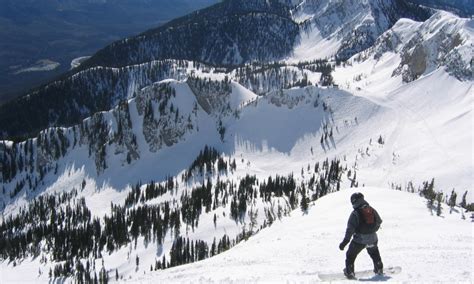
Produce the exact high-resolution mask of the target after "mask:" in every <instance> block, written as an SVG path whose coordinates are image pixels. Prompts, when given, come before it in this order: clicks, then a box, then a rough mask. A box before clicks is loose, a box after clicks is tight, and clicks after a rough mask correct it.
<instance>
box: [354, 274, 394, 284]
mask: <svg viewBox="0 0 474 284" xmlns="http://www.w3.org/2000/svg"><path fill="white" fill-rule="evenodd" d="M390 279H392V277H390V276H388V275H374V276H372V277H365V278H358V279H357V280H359V281H363V282H379V281H388V280H390Z"/></svg>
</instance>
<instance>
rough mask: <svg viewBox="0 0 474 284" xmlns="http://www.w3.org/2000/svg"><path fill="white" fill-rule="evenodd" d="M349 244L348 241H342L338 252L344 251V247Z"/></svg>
mask: <svg viewBox="0 0 474 284" xmlns="http://www.w3.org/2000/svg"><path fill="white" fill-rule="evenodd" d="M348 243H349V241H348V240H343V241H342V242H341V243H340V244H339V249H340V250H344V248H345V247H346V245H347V244H348Z"/></svg>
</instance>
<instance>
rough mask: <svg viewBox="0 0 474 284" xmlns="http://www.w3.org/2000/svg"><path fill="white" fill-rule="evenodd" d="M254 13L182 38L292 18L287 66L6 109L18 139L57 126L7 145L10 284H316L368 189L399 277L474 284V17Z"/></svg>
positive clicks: (76, 90) (389, 9)
mask: <svg viewBox="0 0 474 284" xmlns="http://www.w3.org/2000/svg"><path fill="white" fill-rule="evenodd" d="M239 3H240V2H234V1H225V2H224V3H223V4H220V5H218V6H215V7H213V8H210V9H208V10H204V11H201V12H199V13H195V14H192V15H191V16H188V17H186V18H183V19H179V20H177V21H176V22H175V23H184V24H183V26H186V27H189V26H190V25H191V26H192V25H193V21H195V20H196V19H199V20H200V21H201V22H202V23H211V22H213V21H219V20H218V19H215V18H213V15H214V14H213V13H214V12H213V11H214V10H213V9H221V10H220V11H223V12H225V11H227V12H226V13H230V12H228V11H240V12H241V13H243V14H244V15H246V17H251V18H253V17H256V18H259V19H263V18H265V17H279V18H281V19H282V21H284V22H285V23H292V24H291V25H293V24H295V25H296V26H297V27H298V28H297V30H296V31H297V33H295V34H294V36H295V41H294V43H292V44H293V45H291V52H289V53H287V54H285V55H284V56H283V57H282V58H281V59H282V60H281V61H276V62H268V60H270V59H269V58H267V59H261V58H254V59H261V60H259V61H256V62H252V63H248V64H243V65H239V66H230V65H228V64H224V65H221V64H205V63H201V62H197V61H192V60H191V61H187V60H183V58H180V57H178V58H168V59H160V60H152V61H149V62H144V63H141V64H135V65H130V66H122V67H105V66H102V67H92V68H88V69H87V68H86V69H84V70H81V71H78V72H76V73H75V74H73V75H70V76H69V75H66V76H65V77H64V78H63V79H61V80H58V81H56V82H52V83H51V84H49V85H47V86H45V87H44V88H42V89H39V90H37V91H36V92H34V93H31V94H29V95H28V96H26V97H24V98H23V99H22V100H19V101H17V102H16V103H15V104H12V105H10V107H11V109H8V110H7V109H5V108H4V109H2V110H1V111H0V116H1V117H2V119H3V118H6V119H8V123H6V122H3V123H2V124H1V126H2V128H1V130H2V131H3V132H4V134H6V135H10V136H11V135H13V134H25V133H32V132H34V131H35V130H38V129H41V131H39V133H36V134H35V135H33V137H32V138H29V139H20V140H22V141H17V140H18V139H16V140H14V141H13V139H12V140H5V141H1V142H0V156H1V157H2V159H1V160H0V169H1V173H2V175H1V176H0V180H1V182H2V185H1V187H2V188H1V189H2V191H1V192H0V209H1V210H2V219H1V222H0V234H1V235H2V238H0V260H1V261H0V269H1V271H2V277H3V278H2V280H4V281H5V282H15V281H39V282H47V281H50V280H55V281H66V282H72V281H84V282H89V281H93V280H94V277H95V278H97V279H98V280H100V281H106V280H107V281H113V280H123V281H126V280H129V281H143V282H154V281H165V280H173V281H177V282H179V281H184V282H189V281H195V280H202V281H209V282H212V281H229V282H231V281H256V282H259V281H265V280H268V281H271V280H274V281H286V280H296V281H313V280H314V281H317V280H318V279H319V278H317V274H318V273H321V272H331V271H332V272H339V271H340V270H341V267H342V263H343V255H342V254H339V255H338V251H337V244H338V242H339V241H341V239H339V238H342V234H343V230H344V227H345V224H346V218H347V217H348V214H349V210H350V204H349V202H348V199H349V198H348V196H349V195H350V194H351V193H352V192H354V191H356V190H364V193H365V194H366V195H367V197H368V201H369V202H373V205H374V206H375V207H376V208H377V209H378V210H379V212H381V213H382V216H383V218H384V227H383V230H382V231H381V234H380V239H381V244H380V245H381V248H382V256H383V257H384V260H385V261H386V264H387V265H388V266H391V265H399V266H402V269H403V270H402V273H401V274H399V275H394V276H393V277H392V278H387V279H384V280H394V281H428V282H430V281H434V280H440V281H469V280H470V279H471V277H472V267H470V266H469V265H468V264H464V263H463V262H461V261H458V259H461V258H462V259H464V258H469V257H470V258H472V252H471V251H470V250H469V248H470V246H471V243H472V236H471V235H470V234H469V228H470V223H469V220H463V218H464V219H469V213H467V212H466V211H465V210H472V209H473V204H472V202H473V201H474V199H473V196H472V185H473V184H472V180H473V179H472V177H473V173H474V167H473V163H472V145H473V144H472V140H473V135H472V134H473V133H472V127H473V120H472V115H473V113H472V104H473V93H472V91H473V90H472V82H473V78H472V54H473V49H474V47H473V41H472V39H473V35H474V33H473V22H472V20H469V19H463V18H459V17H457V16H454V15H452V14H450V13H447V12H436V13H434V14H432V15H431V16H430V18H429V19H426V20H424V21H415V20H413V18H414V17H415V15H418V16H419V15H420V13H421V12H420V11H422V10H418V8H417V7H415V6H410V5H408V6H404V5H405V4H403V3H404V2H402V1H400V2H399V1H376V0H372V1H363V2H361V3H359V5H356V2H355V1H354V2H350V1H335V0H334V1H255V2H252V1H249V2H246V3H247V4H246V5H242V6H233V5H237V4H239ZM216 7H217V8H216ZM229 7H233V8H232V9H233V10H226V9H230V8H229ZM394 7H398V8H397V9H398V12H399V13H396V14H395V15H394V14H393V13H394V12H395V10H393V8H394ZM404 9H405V10H404ZM249 11H251V12H249ZM268 11H271V12H268ZM403 11H405V12H406V13H405V12H403ZM423 11H424V10H423ZM240 12H239V13H240ZM402 12H403V13H402ZM200 14H201V15H202V18H199V15H200ZM237 14H238V13H237ZM263 14H265V16H262V15H263ZM225 15H227V14H225V13H224V16H225ZM403 15H413V17H412V19H407V18H401V19H399V17H402V16H403ZM228 16H229V17H230V18H233V19H234V20H236V21H237V22H238V21H239V20H242V19H243V18H239V17H237V16H236V15H234V14H232V13H230V14H229V15H228ZM224 19H227V18H226V17H224ZM267 20H268V19H267ZM267 20H265V21H263V22H265V23H266V24H268V25H264V26H263V27H262V29H263V30H265V29H266V28H271V29H273V28H274V30H272V32H273V33H274V34H275V35H276V34H278V36H277V37H275V38H274V39H277V38H279V37H282V36H284V35H285V32H286V30H285V29H283V30H279V28H277V27H276V26H274V25H271V24H269V23H273V22H272V21H270V20H268V21H267ZM223 21H224V22H225V21H226V20H223ZM213 23H214V22H213ZM251 23H252V21H250V22H247V23H242V25H241V26H239V25H238V24H237V23H234V24H232V26H233V25H236V26H235V27H234V29H233V30H239V28H242V31H243V30H244V29H247V28H248V26H249V24H250V25H251ZM171 26H173V25H172V24H170V26H169V27H171ZM211 26H212V25H207V24H206V25H204V26H203V27H211ZM338 27H339V28H338ZM341 27H351V29H354V30H356V31H358V32H357V33H358V34H359V35H360V36H354V34H352V33H349V32H347V31H346V30H345V29H341ZM212 28H216V26H213V27H212ZM200 29H202V31H204V30H205V29H203V28H202V27H201V28H200ZM263 30H261V31H263ZM166 33H168V35H170V36H171V35H172V34H173V32H172V31H169V30H168V31H167V32H166ZM146 34H148V35H150V36H152V35H153V32H149V33H145V34H144V35H146ZM178 34H179V33H178ZM238 34H239V33H236V34H235V35H238ZM174 36H177V35H176V34H173V37H174ZM145 37H146V36H145ZM152 37H153V36H152ZM179 37H180V38H181V37H182V39H183V40H185V41H183V45H182V46H181V47H180V48H182V49H183V50H185V49H186V46H187V45H186V41H188V40H189V39H188V38H186V34H179ZM134 40H138V38H137V39H134ZM170 40H171V38H170ZM171 41H172V40H171ZM126 42H127V40H124V41H123V42H122V43H118V45H121V44H123V46H124V47H125V46H127V45H125V43H126ZM137 42H139V41H137ZM263 42H265V40H263ZM276 42H277V41H275V42H274V43H275V44H276ZM286 43H287V42H286V41H285V44H283V45H282V46H286ZM312 44H314V45H315V46H317V47H318V48H316V49H311V48H310V47H311V45H312ZM240 45H241V43H238V44H237V43H236V45H235V46H236V48H240ZM257 45H258V44H257ZM130 46H132V45H130ZM110 48H111V49H112V47H110ZM127 48H128V47H127ZM262 48H263V47H262ZM266 48H268V46H267V47H266ZM285 48H286V47H285ZM320 48H321V49H320ZM323 48H327V50H323ZM117 50H118V49H117ZM138 50H140V49H138ZM262 50H264V49H262ZM135 51H136V50H135ZM135 51H134V52H135ZM273 51H275V50H273ZM273 51H272V52H273ZM173 52H174V51H173ZM324 52H328V53H324ZM343 54H344V56H343ZM120 56H121V55H120ZM326 56H328V57H329V56H337V60H335V59H336V58H335V57H332V58H331V60H325V59H324V57H326ZM344 57H348V59H347V60H342V58H344ZM97 58H98V57H97ZM101 58H102V57H101ZM104 58H105V57H104ZM142 59H143V60H145V59H144V58H142ZM142 59H140V60H142ZM153 59H156V58H153ZM91 62H92V61H91ZM111 62H114V61H113V60H112V61H111ZM120 64H122V63H117V65H120ZM81 66H82V65H81ZM63 94H67V96H64V95H63ZM98 110H100V111H98ZM14 111H17V112H18V113H16V112H14ZM20 114H26V115H25V116H24V117H22V118H21V119H20V118H19V115H20ZM45 114H47V115H45ZM33 117H36V118H37V119H36V120H35V119H33ZM3 125H5V126H3ZM46 126H47V127H46ZM22 127H23V129H22ZM365 187H369V188H371V189H362V188H365ZM354 188H357V189H354ZM391 189H392V190H391ZM395 190H400V191H407V192H397V191H395ZM419 192H423V193H422V194H418V193H419ZM419 195H423V196H425V197H426V198H428V199H431V201H428V203H430V204H431V205H429V208H426V204H425V203H426V202H425V201H423V199H421V198H420V197H419ZM435 199H436V200H437V201H436V200H435ZM436 206H438V207H439V208H441V210H439V211H438V212H436V211H437V210H436ZM308 208H309V209H308ZM308 210H309V211H308ZM302 212H303V213H305V212H306V213H307V214H303V213H302ZM430 212H431V213H430ZM346 215H347V216H346ZM435 215H436V216H435ZM442 217H443V218H442ZM409 218H412V219H410V220H409V221H407V219H409ZM269 227H270V228H269ZM414 227H416V228H426V229H424V230H413V228H414ZM439 228H449V229H448V230H446V231H444V230H441V229H439ZM393 235H395V238H394V239H392V237H391V236H393ZM297 237H301V239H302V241H301V242H298V243H297V242H296V241H295V240H296V238H297ZM312 239H314V240H313V241H311V240H312ZM440 240H441V241H440ZM423 241H424V242H425V243H423ZM331 244H333V245H331ZM274 246H278V247H277V248H276V247H274ZM329 247H333V248H332V249H331V248H329ZM323 248H324V249H323ZM453 248H455V249H453ZM262 250H263V251H262ZM269 253H271V255H269ZM440 253H442V254H443V256H444V258H443V261H438V259H435V258H434V256H435V255H438V254H440ZM295 255H298V256H300V257H299V258H298V259H296V258H295V257H294V256H295ZM415 255H416V256H418V258H416V257H415ZM290 256H291V257H290ZM404 257H405V258H404ZM207 258H210V259H208V260H205V259H207ZM266 258H270V259H269V260H265V259H266ZM420 259H421V260H420ZM201 260H204V261H202V262H198V261H201ZM193 262H197V263H194V264H190V265H186V264H189V263H193ZM289 263H291V265H290V264H289ZM420 263H421V264H420ZM427 263H429V264H430V265H429V266H428V264H427ZM270 264H271V265H270ZM312 264H314V267H313V265H312ZM181 265H184V266H181ZM176 266H179V267H176ZM249 266H251V269H250V268H249ZM366 266H369V264H368V261H367V259H364V258H363V257H362V258H361V260H360V267H366ZM244 269H245V270H244ZM249 269H250V270H249ZM244 271H246V272H247V274H245V273H244ZM249 271H250V272H252V273H253V274H252V275H253V276H251V275H248V273H249ZM434 271H444V272H445V273H443V275H439V274H438V275H436V274H434V273H433V272H434ZM26 272H28V273H26ZM372 280H373V279H372ZM2 282H3V281H2Z"/></svg>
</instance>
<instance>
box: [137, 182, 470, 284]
mask: <svg viewBox="0 0 474 284" xmlns="http://www.w3.org/2000/svg"><path fill="white" fill-rule="evenodd" d="M357 191H360V192H362V193H363V194H364V195H365V197H366V200H367V201H368V202H369V203H370V204H371V205H372V206H373V207H374V208H376V209H377V211H378V212H379V213H380V215H381V217H382V219H383V224H382V227H381V229H380V231H379V233H378V236H379V248H380V253H381V256H382V260H383V262H384V265H385V266H401V267H402V272H401V273H400V274H397V275H393V276H386V277H383V279H380V278H376V277H375V278H374V279H371V278H368V279H363V280H369V281H370V280H377V279H378V280H386V281H394V282H413V281H415V282H424V283H428V282H440V281H441V282H446V283H448V282H451V283H455V282H466V283H467V282H470V281H471V280H472V271H474V269H473V268H474V267H473V262H472V261H473V258H472V243H473V241H474V240H473V236H472V225H471V223H470V222H469V220H462V219H461V213H460V212H459V211H458V210H457V209H455V210H454V211H453V212H452V213H450V212H449V209H445V210H444V212H443V214H442V216H441V217H438V216H436V214H434V215H433V214H431V213H430V211H429V210H428V209H427V206H426V202H425V200H424V199H423V198H421V197H419V196H417V195H415V194H412V193H407V192H400V191H395V190H388V189H384V188H359V189H357ZM354 192H355V191H354V189H345V190H342V191H340V192H337V193H333V194H330V195H327V196H325V197H323V198H321V199H319V200H317V201H316V202H315V203H314V205H313V206H312V207H311V208H310V209H309V212H308V214H307V215H306V214H303V213H302V212H301V211H300V210H295V211H294V212H292V216H291V217H289V218H286V219H283V221H282V222H277V223H276V224H275V225H273V226H272V227H270V228H268V229H265V230H263V231H262V232H260V233H259V234H257V235H256V236H254V237H252V238H250V239H249V240H248V241H247V242H243V243H240V244H239V245H237V246H236V247H234V248H232V249H231V250H230V251H227V252H225V253H222V254H220V255H218V256H215V257H213V258H210V259H207V260H204V261H201V262H198V263H193V264H189V265H183V266H180V267H176V268H171V269H167V270H164V271H160V272H153V273H151V274H150V275H146V276H142V277H140V280H142V281H144V282H148V281H154V282H181V283H189V282H196V281H199V282H201V283H207V282H210V283H255V282H283V283H284V282H288V281H289V282H296V283H310V282H316V281H318V280H319V278H318V273H328V272H341V271H342V268H343V267H344V259H345V253H344V252H341V251H340V250H339V248H338V245H339V242H340V241H342V238H343V237H344V232H345V228H346V223H347V219H348V218H349V214H350V213H351V211H352V207H351V204H350V202H349V197H350V195H351V194H352V193H354ZM355 266H356V271H357V270H366V269H371V268H373V266H372V261H371V259H370V257H369V256H368V254H367V253H366V252H365V251H362V252H361V254H360V255H359V257H358V258H357V260H356V264H355Z"/></svg>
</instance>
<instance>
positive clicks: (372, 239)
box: [339, 192, 383, 279]
mask: <svg viewBox="0 0 474 284" xmlns="http://www.w3.org/2000/svg"><path fill="white" fill-rule="evenodd" d="M351 203H352V207H353V208H354V211H352V213H351V215H350V217H349V221H348V222H347V229H346V235H345V236H344V240H343V241H342V242H341V244H340V245H339V249H340V250H344V248H345V247H346V245H347V244H348V243H349V241H350V240H351V237H353V238H352V242H351V244H350V245H349V249H348V250H347V253H346V268H344V275H345V276H346V277H347V278H350V279H354V278H355V273H354V261H355V259H356V257H357V255H358V254H359V253H360V252H361V251H362V250H363V249H364V248H367V252H368V253H369V255H370V257H371V258H372V261H373V262H374V272H375V273H376V274H383V264H382V259H381V257H380V252H379V248H378V246H377V244H378V238H377V233H376V232H377V231H378V229H379V228H380V224H382V219H381V218H380V216H379V214H378V213H377V211H376V210H375V209H373V208H372V207H371V206H370V205H369V203H367V201H365V199H364V195H363V194H362V193H360V192H357V193H354V194H352V195H351Z"/></svg>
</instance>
